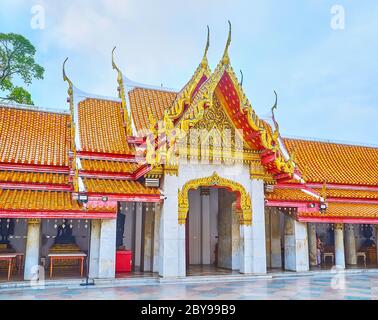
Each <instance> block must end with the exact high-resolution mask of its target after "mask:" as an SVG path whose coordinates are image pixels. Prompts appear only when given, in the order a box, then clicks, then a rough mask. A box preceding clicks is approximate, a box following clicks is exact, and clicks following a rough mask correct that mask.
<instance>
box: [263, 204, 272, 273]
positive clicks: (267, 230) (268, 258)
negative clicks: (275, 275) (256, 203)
mask: <svg viewBox="0 0 378 320" xmlns="http://www.w3.org/2000/svg"><path fill="white" fill-rule="evenodd" d="M270 212H271V208H267V209H266V210H265V240H266V244H265V248H266V266H267V268H271V267H272V261H271V260H272V254H271V252H272V234H271V221H270Z"/></svg>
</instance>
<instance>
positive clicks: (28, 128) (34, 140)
mask: <svg viewBox="0 0 378 320" xmlns="http://www.w3.org/2000/svg"><path fill="white" fill-rule="evenodd" d="M69 124H70V117H69V116H68V115H65V114H58V113H51V112H42V111H35V110H22V109H16V108H10V107H2V106H0V154H1V159H0V161H1V162H10V163H21V164H42V165H57V166H67V165H68V150H69V149H70V138H69V137H70V131H69V130H70V129H69Z"/></svg>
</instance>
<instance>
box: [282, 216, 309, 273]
mask: <svg viewBox="0 0 378 320" xmlns="http://www.w3.org/2000/svg"><path fill="white" fill-rule="evenodd" d="M284 245H285V270H289V271H296V272H300V271H308V270H309V269H310V264H309V252H308V233H307V224H306V223H303V222H298V221H296V220H295V219H293V218H292V217H290V216H289V215H285V239H284Z"/></svg>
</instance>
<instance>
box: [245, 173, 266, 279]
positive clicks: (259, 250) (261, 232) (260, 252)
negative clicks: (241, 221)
mask: <svg viewBox="0 0 378 320" xmlns="http://www.w3.org/2000/svg"><path fill="white" fill-rule="evenodd" d="M247 190H248V189H247ZM249 190H250V194H251V201H252V239H251V240H252V264H253V265H252V270H253V273H256V274H264V273H266V272H267V268H266V239H265V197H264V182H263V181H262V180H256V179H252V180H250V187H249Z"/></svg>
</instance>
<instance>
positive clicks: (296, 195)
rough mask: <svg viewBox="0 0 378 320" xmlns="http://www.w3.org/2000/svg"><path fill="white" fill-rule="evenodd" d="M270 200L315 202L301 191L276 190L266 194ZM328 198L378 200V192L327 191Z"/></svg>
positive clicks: (318, 190) (319, 190)
mask: <svg viewBox="0 0 378 320" xmlns="http://www.w3.org/2000/svg"><path fill="white" fill-rule="evenodd" d="M314 191H315V192H316V193H318V194H321V192H322V190H321V189H314ZM265 197H266V199H268V200H282V201H314V199H315V198H314V197H311V196H310V195H308V194H307V193H305V192H303V191H301V190H300V189H284V188H282V189H280V188H275V189H274V191H273V192H267V193H266V194H265ZM327 198H340V199H342V198H344V199H345V198H349V199H378V192H376V191H368V190H340V189H327Z"/></svg>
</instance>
